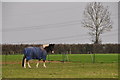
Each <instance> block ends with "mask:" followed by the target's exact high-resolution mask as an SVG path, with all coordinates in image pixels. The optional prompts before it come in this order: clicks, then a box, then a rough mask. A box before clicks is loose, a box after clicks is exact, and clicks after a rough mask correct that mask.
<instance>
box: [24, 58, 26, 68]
mask: <svg viewBox="0 0 120 80" xmlns="http://www.w3.org/2000/svg"><path fill="white" fill-rule="evenodd" d="M24 68H26V58H25V60H24Z"/></svg>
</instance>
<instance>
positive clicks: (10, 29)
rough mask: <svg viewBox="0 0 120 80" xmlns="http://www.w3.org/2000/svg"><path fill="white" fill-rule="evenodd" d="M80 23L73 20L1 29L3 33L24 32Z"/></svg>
mask: <svg viewBox="0 0 120 80" xmlns="http://www.w3.org/2000/svg"><path fill="white" fill-rule="evenodd" d="M80 23H81V22H80V20H74V21H67V22H62V23H55V24H46V25H40V26H31V27H18V28H8V29H3V32H9V31H24V30H31V29H32V30H33V29H49V28H63V27H68V26H71V25H77V24H80ZM47 26H48V27H47ZM56 26H57V27H56ZM58 26H60V27H58Z"/></svg>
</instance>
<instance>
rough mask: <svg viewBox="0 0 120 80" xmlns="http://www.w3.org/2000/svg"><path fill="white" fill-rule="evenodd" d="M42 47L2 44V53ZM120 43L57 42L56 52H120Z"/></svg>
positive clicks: (37, 45) (16, 52) (13, 52)
mask: <svg viewBox="0 0 120 80" xmlns="http://www.w3.org/2000/svg"><path fill="white" fill-rule="evenodd" d="M31 46H34V47H40V46H42V44H15V45H13V44H2V54H3V55H4V54H6V55H7V54H23V49H24V48H26V47H31ZM118 46H119V45H118V44H55V47H54V51H55V54H63V53H67V54H93V53H95V54H97V53H103V54H106V53H119V52H118Z"/></svg>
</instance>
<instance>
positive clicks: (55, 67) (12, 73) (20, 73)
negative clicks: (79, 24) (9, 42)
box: [2, 54, 118, 78]
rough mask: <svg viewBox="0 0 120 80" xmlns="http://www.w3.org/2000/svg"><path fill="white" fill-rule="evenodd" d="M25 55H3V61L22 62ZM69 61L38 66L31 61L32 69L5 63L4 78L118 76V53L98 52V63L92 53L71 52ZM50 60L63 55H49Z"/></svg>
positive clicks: (3, 66) (60, 57)
mask: <svg viewBox="0 0 120 80" xmlns="http://www.w3.org/2000/svg"><path fill="white" fill-rule="evenodd" d="M22 57H23V55H7V56H5V55H2V60H3V62H6V63H7V62H13V63H14V62H21V60H22ZM68 57H69V60H70V61H71V62H68V63H62V62H58V63H46V66H47V68H43V66H42V63H41V64H40V65H39V68H36V67H35V65H36V63H31V66H32V69H29V68H26V69H24V68H22V67H21V64H3V65H2V77H3V78H117V77H118V63H117V62H118V55H117V54H96V63H92V61H91V54H69V55H68ZM49 59H50V60H55V61H56V60H59V61H61V60H62V55H60V54H57V55H49Z"/></svg>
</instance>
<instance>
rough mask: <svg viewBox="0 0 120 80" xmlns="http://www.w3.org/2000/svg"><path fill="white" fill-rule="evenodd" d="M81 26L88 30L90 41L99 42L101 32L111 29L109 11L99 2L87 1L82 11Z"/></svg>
mask: <svg viewBox="0 0 120 80" xmlns="http://www.w3.org/2000/svg"><path fill="white" fill-rule="evenodd" d="M82 24H83V27H86V28H88V29H89V30H90V32H89V34H90V36H91V37H92V42H94V43H95V44H99V43H101V38H100V36H101V34H103V33H104V32H106V31H110V30H111V29H112V22H111V19H110V12H109V11H108V7H104V6H103V5H102V3H100V2H92V3H88V5H87V6H86V8H85V11H84V19H83V21H82Z"/></svg>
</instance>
